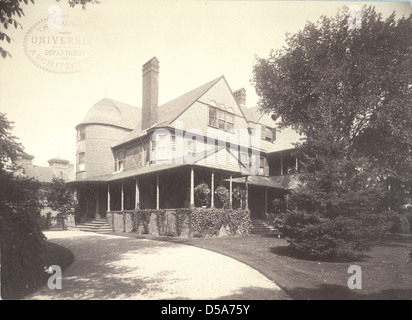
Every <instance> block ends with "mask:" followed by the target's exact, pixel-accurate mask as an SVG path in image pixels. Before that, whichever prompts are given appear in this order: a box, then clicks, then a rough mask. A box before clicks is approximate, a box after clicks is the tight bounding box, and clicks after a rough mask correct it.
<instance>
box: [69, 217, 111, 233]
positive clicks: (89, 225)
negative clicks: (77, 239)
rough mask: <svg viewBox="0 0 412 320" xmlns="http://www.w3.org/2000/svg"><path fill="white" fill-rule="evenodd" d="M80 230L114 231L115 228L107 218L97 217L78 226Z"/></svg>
mask: <svg viewBox="0 0 412 320" xmlns="http://www.w3.org/2000/svg"><path fill="white" fill-rule="evenodd" d="M76 227H77V228H78V230H80V231H88V232H99V233H112V232H113V230H112V228H111V227H110V226H109V224H108V223H107V222H106V220H105V219H96V220H91V221H87V222H86V223H83V224H80V225H77V226H76Z"/></svg>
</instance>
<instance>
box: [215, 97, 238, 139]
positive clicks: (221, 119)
mask: <svg viewBox="0 0 412 320" xmlns="http://www.w3.org/2000/svg"><path fill="white" fill-rule="evenodd" d="M212 103H213V105H211V106H209V125H210V126H212V127H214V128H218V129H222V130H227V131H230V132H232V131H233V128H234V118H235V113H234V111H233V109H232V108H228V110H227V111H226V108H225V106H224V105H223V104H221V105H220V106H219V108H218V107H215V106H214V105H216V103H215V102H211V104H212Z"/></svg>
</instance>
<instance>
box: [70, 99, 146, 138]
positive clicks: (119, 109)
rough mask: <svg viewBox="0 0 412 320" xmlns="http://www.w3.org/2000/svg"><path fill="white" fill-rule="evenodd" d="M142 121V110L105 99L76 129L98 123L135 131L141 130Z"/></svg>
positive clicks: (92, 109) (91, 110) (94, 107)
mask: <svg viewBox="0 0 412 320" xmlns="http://www.w3.org/2000/svg"><path fill="white" fill-rule="evenodd" d="M140 121H141V109H140V108H138V107H134V106H131V105H128V104H125V103H122V102H118V101H115V100H112V99H108V98H104V99H102V100H100V101H99V102H97V103H96V104H95V105H94V106H93V107H92V108H91V109H90V110H89V111H88V112H87V114H86V116H85V117H84V119H83V121H82V122H80V123H79V124H78V125H77V126H76V128H77V127H78V126H80V125H83V124H92V123H97V124H106V125H111V126H116V127H120V128H125V129H129V130H133V129H135V128H140Z"/></svg>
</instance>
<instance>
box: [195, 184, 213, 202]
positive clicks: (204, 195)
mask: <svg viewBox="0 0 412 320" xmlns="http://www.w3.org/2000/svg"><path fill="white" fill-rule="evenodd" d="M195 197H196V199H197V200H198V201H199V202H200V204H201V206H202V207H203V208H206V206H208V205H209V201H210V189H209V186H208V185H207V184H206V183H200V184H198V185H197V186H196V188H195Z"/></svg>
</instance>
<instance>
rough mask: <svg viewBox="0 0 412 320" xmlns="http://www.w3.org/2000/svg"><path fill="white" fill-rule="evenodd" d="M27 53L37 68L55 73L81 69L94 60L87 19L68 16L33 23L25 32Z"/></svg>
mask: <svg viewBox="0 0 412 320" xmlns="http://www.w3.org/2000/svg"><path fill="white" fill-rule="evenodd" d="M24 52H25V54H26V56H27V58H28V59H29V60H30V61H31V62H33V64H35V65H36V66H37V67H39V68H41V69H43V70H45V71H49V72H53V73H75V72H79V71H82V70H84V69H86V68H87V67H89V66H90V65H91V63H92V61H93V51H92V41H91V37H90V36H88V35H87V26H86V22H85V21H82V20H81V19H80V18H79V17H76V16H69V15H59V16H55V17H54V18H53V19H51V18H50V17H49V18H45V19H42V20H40V21H39V22H37V23H36V24H34V25H33V26H32V27H31V28H30V29H29V30H28V32H27V33H26V35H25V38H24Z"/></svg>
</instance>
